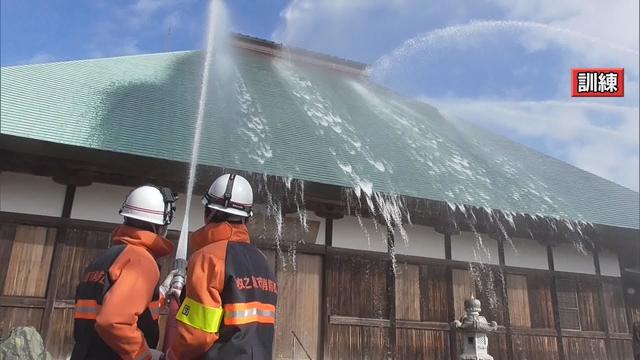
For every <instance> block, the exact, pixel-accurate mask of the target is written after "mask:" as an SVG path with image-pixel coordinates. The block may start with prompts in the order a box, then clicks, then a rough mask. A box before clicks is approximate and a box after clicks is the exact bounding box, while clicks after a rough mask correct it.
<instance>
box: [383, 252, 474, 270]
mask: <svg viewBox="0 0 640 360" xmlns="http://www.w3.org/2000/svg"><path fill="white" fill-rule="evenodd" d="M396 259H397V260H398V262H403V263H407V264H412V265H442V266H446V265H449V264H450V263H451V261H449V260H446V259H438V258H430V257H422V256H414V255H402V254H396ZM467 267H469V264H468V263H467Z"/></svg>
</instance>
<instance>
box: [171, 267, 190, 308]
mask: <svg viewBox="0 0 640 360" xmlns="http://www.w3.org/2000/svg"><path fill="white" fill-rule="evenodd" d="M174 269H175V270H176V273H175V274H174V275H173V279H171V285H170V286H169V288H170V291H169V293H173V294H180V293H181V292H182V289H183V288H184V284H185V281H186V277H187V261H186V260H185V259H176V261H175V263H174ZM171 290H176V291H175V292H174V291H171ZM169 300H170V299H168V298H167V301H169Z"/></svg>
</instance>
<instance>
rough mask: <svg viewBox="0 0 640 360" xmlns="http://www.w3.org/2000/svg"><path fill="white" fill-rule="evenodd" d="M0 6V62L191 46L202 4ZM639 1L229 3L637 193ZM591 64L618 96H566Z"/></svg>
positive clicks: (271, 27)
mask: <svg viewBox="0 0 640 360" xmlns="http://www.w3.org/2000/svg"><path fill="white" fill-rule="evenodd" d="M0 6H1V9H0V10H1V23H0V27H1V28H0V30H1V32H0V40H1V43H0V44H1V45H0V46H1V48H0V50H1V52H0V63H1V64H2V66H9V65H18V64H28V63H40V62H50V61H64V60H72V59H84V58H96V57H106V56H119V55H131V54H140V53H153V52H161V51H165V49H167V47H168V46H169V48H170V49H171V50H189V49H199V48H201V44H202V38H203V35H204V24H205V22H206V19H205V18H204V17H205V13H206V8H207V2H206V1H196V0H132V1H121V0H118V1H114V0H111V1H109V0H95V1H66V0H65V1H63V0H57V1H29V0H2V2H0ZM638 6H639V5H638V1H637V0H614V1H609V2H603V1H597V0H564V1H560V2H559V1H556V0H478V1H463V0H432V1H419V0H350V1H347V0H253V1H250V0H233V1H228V2H227V7H228V8H229V13H230V16H231V21H232V30H233V31H236V32H240V33H244V34H248V35H252V36H256V37H260V38H265V39H271V40H275V41H278V42H283V43H285V44H287V45H291V46H297V47H303V48H308V49H312V50H316V51H320V52H324V53H329V54H332V55H336V56H340V57H344V58H349V59H354V60H359V61H363V62H366V63H370V64H375V63H376V61H378V60H379V59H380V58H381V57H383V56H385V55H386V57H387V59H390V60H391V61H390V64H392V65H391V66H389V67H388V68H385V71H379V67H374V72H373V75H372V76H373V78H374V79H375V80H376V81H379V82H381V83H383V84H384V85H386V86H389V87H391V88H393V89H394V90H396V91H398V92H401V93H404V94H407V95H410V96H415V97H420V98H423V99H425V101H428V102H430V103H432V104H435V105H436V106H437V107H438V108H440V109H441V110H442V111H443V112H445V113H446V114H448V115H449V116H457V117H461V118H464V119H466V120H468V121H472V122H476V123H478V124H480V125H481V126H484V127H486V128H488V129H490V130H492V131H494V132H498V133H500V134H503V135H506V136H508V137H510V138H511V139H513V140H515V141H518V142H520V143H523V144H526V145H527V146H530V147H533V148H535V149H537V150H539V151H542V152H544V153H547V154H549V155H552V156H554V157H556V158H559V159H562V160H564V161H567V162H569V163H571V164H574V165H576V166H578V167H580V168H583V169H586V170H587V171H590V172H593V173H595V174H598V175H600V176H603V177H605V178H607V179H610V180H613V181H615V182H617V183H620V184H622V185H624V186H627V187H629V188H632V189H634V190H636V191H637V190H638V182H639V179H638V173H639V168H638V162H639V159H638V143H639V141H638V132H639V129H638V117H639V111H638V104H639V101H638V97H639V95H638V94H639V90H638V84H639V82H638V55H637V53H638V47H639V44H638V43H639V35H638V33H639V30H638V29H639V27H640V26H639V20H638V13H639V11H638V10H639V9H638ZM603 14H606V16H605V17H603V16H604V15H603ZM498 21H508V23H499V22H498ZM473 22H475V23H473ZM168 29H171V37H170V44H167V41H166V40H167V36H166V33H167V31H168ZM443 29H444V30H443ZM410 39H413V42H410V43H409V44H407V46H405V47H403V44H405V42H406V41H407V40H410ZM394 49H395V50H396V53H398V54H401V56H396V57H394V56H393V51H394ZM596 66H600V67H624V68H625V71H626V86H625V88H626V96H625V97H624V98H622V99H586V100H585V99H574V98H571V97H570V93H569V74H570V69H571V68H572V67H596Z"/></svg>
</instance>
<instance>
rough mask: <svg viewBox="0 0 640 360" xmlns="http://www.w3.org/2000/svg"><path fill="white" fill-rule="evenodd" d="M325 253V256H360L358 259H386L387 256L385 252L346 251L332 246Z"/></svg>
mask: <svg viewBox="0 0 640 360" xmlns="http://www.w3.org/2000/svg"><path fill="white" fill-rule="evenodd" d="M326 251H327V254H335V255H354V256H360V257H368V258H369V259H386V258H388V256H389V255H388V254H387V253H386V252H376V251H367V250H356V249H346V248H338V247H333V246H331V247H327V248H326Z"/></svg>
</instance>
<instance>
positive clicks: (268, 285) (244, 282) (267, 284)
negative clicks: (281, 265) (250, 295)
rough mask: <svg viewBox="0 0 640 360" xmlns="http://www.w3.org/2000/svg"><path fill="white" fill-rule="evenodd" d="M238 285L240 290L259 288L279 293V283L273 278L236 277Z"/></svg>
mask: <svg viewBox="0 0 640 360" xmlns="http://www.w3.org/2000/svg"><path fill="white" fill-rule="evenodd" d="M236 287H237V288H238V290H251V289H259V290H262V291H269V292H272V293H278V284H276V282H275V281H273V280H270V279H265V278H263V277H255V276H250V277H249V276H247V277H239V278H237V279H236Z"/></svg>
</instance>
